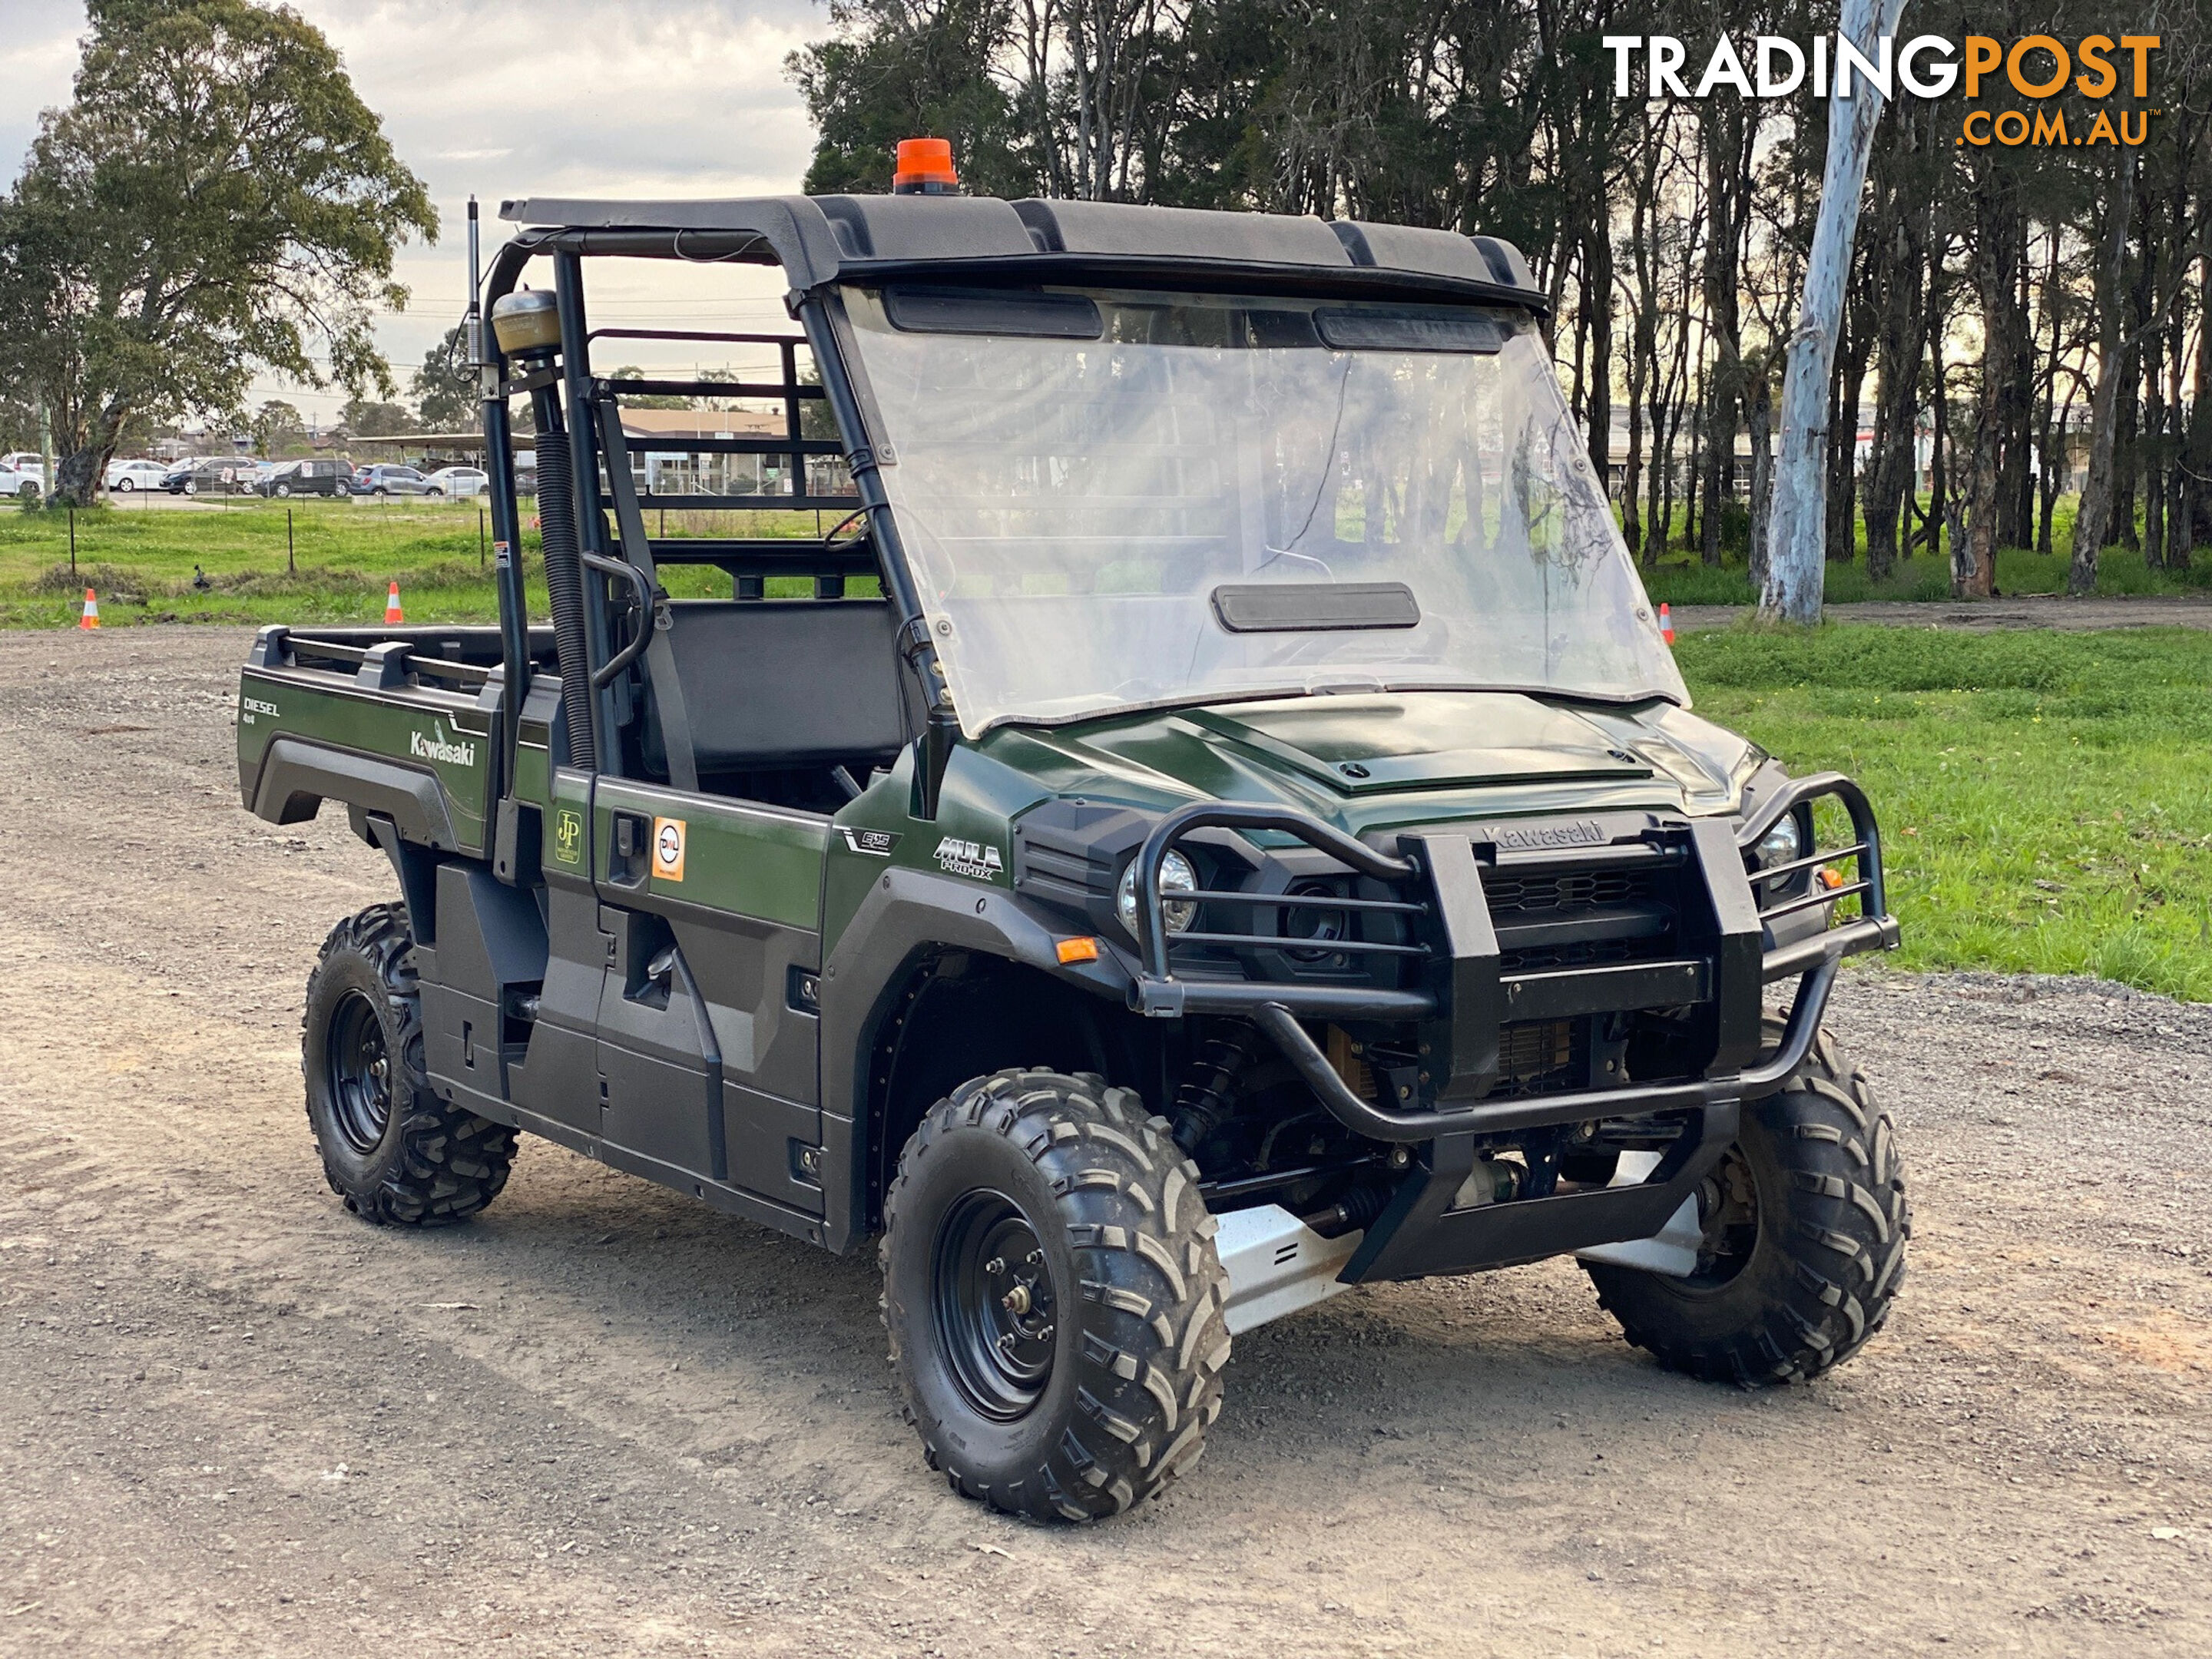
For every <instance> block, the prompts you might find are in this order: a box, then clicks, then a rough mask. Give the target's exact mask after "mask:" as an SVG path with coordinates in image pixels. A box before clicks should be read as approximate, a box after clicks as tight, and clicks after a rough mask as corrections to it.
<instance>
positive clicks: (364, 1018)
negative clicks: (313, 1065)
mask: <svg viewBox="0 0 2212 1659" xmlns="http://www.w3.org/2000/svg"><path fill="white" fill-rule="evenodd" d="M323 1055H324V1066H325V1070H326V1071H327V1073H328V1075H329V1082H330V1089H331V1117H332V1118H333V1119H335V1120H336V1121H337V1131H338V1133H339V1135H340V1136H341V1137H343V1139H344V1141H345V1144H346V1145H347V1146H350V1147H352V1148H353V1150H354V1151H356V1152H360V1153H362V1154H364V1155H366V1154H368V1153H370V1152H374V1151H375V1150H376V1149H377V1148H378V1147H379V1146H382V1145H383V1144H384V1132H385V1130H386V1128H388V1127H390V1126H391V1123H392V1057H391V1055H390V1054H388V1053H387V1052H386V1048H385V1046H384V1021H383V1020H382V1019H381V1018H379V1016H378V1014H377V1010H376V1005H375V1004H374V1003H373V1002H371V1001H370V1000H368V998H367V997H366V996H364V995H362V994H361V993H360V992H359V991H348V992H347V993H346V994H345V995H344V996H343V998H341V999H340V1000H339V1002H338V1006H337V1007H336V1008H335V1009H333V1010H332V1011H331V1024H330V1035H329V1040H328V1041H327V1042H325V1045H324V1050H323Z"/></svg>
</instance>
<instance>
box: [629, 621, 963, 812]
mask: <svg viewBox="0 0 2212 1659" xmlns="http://www.w3.org/2000/svg"><path fill="white" fill-rule="evenodd" d="M668 613H669V619H670V622H671V628H672V634H671V639H670V641H669V645H670V648H671V651H672V653H674V656H675V659H676V675H677V679H678V682H679V684H681V686H682V688H683V692H684V714H685V718H686V719H687V720H688V721H689V723H690V728H691V744H692V749H693V751H694V754H695V756H696V763H697V766H698V769H699V770H700V771H701V772H702V774H705V773H714V772H740V771H757V770H763V769H769V768H773V767H793V766H826V765H829V764H830V763H834V762H840V761H850V760H855V759H860V758H874V757H888V756H890V755H891V754H893V753H894V752H896V750H898V748H899V747H900V746H901V745H902V744H905V743H906V742H908V740H910V739H911V738H913V736H914V735H915V732H918V731H920V729H921V720H920V709H919V707H918V699H917V698H915V697H914V696H910V695H909V694H908V691H907V690H906V678H907V676H906V671H905V669H904V667H903V665H902V664H901V662H900V660H899V656H898V650H897V646H896V638H897V633H898V618H897V617H896V614H895V613H894V612H893V611H892V609H891V607H890V605H889V604H888V603H887V602H885V601H884V600H881V599H752V600H743V599H678V600H676V601H674V602H673V603H671V605H669V607H668Z"/></svg>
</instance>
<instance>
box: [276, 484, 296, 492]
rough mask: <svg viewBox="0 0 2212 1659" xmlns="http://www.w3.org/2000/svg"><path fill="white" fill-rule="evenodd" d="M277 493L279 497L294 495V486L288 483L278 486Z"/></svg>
mask: <svg viewBox="0 0 2212 1659" xmlns="http://www.w3.org/2000/svg"><path fill="white" fill-rule="evenodd" d="M276 493H277V494H278V495H290V494H291V493H292V486H291V485H289V484H288V483H281V484H278V485H277V486H276Z"/></svg>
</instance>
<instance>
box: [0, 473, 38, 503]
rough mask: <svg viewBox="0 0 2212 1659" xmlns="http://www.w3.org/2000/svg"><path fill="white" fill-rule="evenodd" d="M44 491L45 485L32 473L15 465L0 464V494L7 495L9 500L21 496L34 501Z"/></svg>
mask: <svg viewBox="0 0 2212 1659" xmlns="http://www.w3.org/2000/svg"><path fill="white" fill-rule="evenodd" d="M45 494H46V487H45V486H44V485H43V484H41V483H40V482H39V480H38V478H37V477H35V476H34V475H33V474H31V473H28V472H25V471H21V470H20V469H18V468H15V467H12V466H7V465H0V496H5V497H8V498H9V499H10V500H13V499H15V498H16V497H19V496H21V497H25V498H27V499H29V500H31V501H36V500H37V499H38V498H39V497H40V496H41V495H45Z"/></svg>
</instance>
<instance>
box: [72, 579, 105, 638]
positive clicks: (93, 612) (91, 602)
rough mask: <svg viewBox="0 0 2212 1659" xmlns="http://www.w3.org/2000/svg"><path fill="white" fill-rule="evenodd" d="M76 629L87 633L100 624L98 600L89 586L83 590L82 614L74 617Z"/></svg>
mask: <svg viewBox="0 0 2212 1659" xmlns="http://www.w3.org/2000/svg"><path fill="white" fill-rule="evenodd" d="M76 626H77V631H78V632H79V633H87V632H89V631H90V630H91V629H95V628H97V627H99V626H100V600H99V598H98V597H97V596H96V595H95V594H94V592H93V591H92V590H91V589H90V588H86V589H85V590H84V614H83V615H82V616H80V617H78V618H77V619H76Z"/></svg>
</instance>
